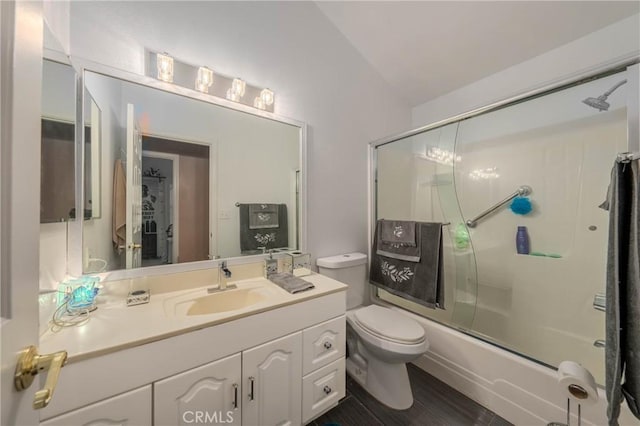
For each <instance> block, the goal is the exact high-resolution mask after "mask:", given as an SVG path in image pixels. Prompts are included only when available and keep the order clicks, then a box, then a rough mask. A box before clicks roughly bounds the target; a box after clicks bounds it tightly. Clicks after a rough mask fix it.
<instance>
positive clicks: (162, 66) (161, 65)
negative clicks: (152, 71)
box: [156, 52, 173, 83]
mask: <svg viewBox="0 0 640 426" xmlns="http://www.w3.org/2000/svg"><path fill="white" fill-rule="evenodd" d="M156 64H157V68H158V80H162V81H166V82H168V83H173V58H172V57H171V56H169V54H168V53H166V52H165V53H158V54H156Z"/></svg>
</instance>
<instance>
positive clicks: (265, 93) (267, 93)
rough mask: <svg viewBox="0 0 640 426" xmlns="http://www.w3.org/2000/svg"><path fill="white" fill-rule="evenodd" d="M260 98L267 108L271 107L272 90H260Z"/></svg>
mask: <svg viewBox="0 0 640 426" xmlns="http://www.w3.org/2000/svg"><path fill="white" fill-rule="evenodd" d="M260 98H261V99H262V101H263V102H264V104H265V105H267V106H269V105H273V100H274V94H273V90H270V89H262V92H260Z"/></svg>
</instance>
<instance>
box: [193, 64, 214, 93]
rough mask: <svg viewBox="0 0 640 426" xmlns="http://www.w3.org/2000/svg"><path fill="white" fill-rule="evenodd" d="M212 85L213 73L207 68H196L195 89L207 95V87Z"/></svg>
mask: <svg viewBox="0 0 640 426" xmlns="http://www.w3.org/2000/svg"><path fill="white" fill-rule="evenodd" d="M212 84H213V71H211V70H210V69H209V68H207V67H200V68H198V77H197V78H196V89H197V90H199V91H201V92H203V93H209V87H211V85H212Z"/></svg>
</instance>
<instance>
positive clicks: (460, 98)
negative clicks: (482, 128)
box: [412, 15, 640, 127]
mask: <svg viewBox="0 0 640 426" xmlns="http://www.w3.org/2000/svg"><path fill="white" fill-rule="evenodd" d="M638 54H640V15H634V16H631V17H629V18H626V19H623V20H622V21H619V22H617V23H615V24H613V25H609V26H608V27H605V28H603V29H601V30H598V31H596V32H593V33H591V34H589V35H587V36H585V37H581V38H579V39H577V40H575V41H572V42H571V43H567V44H565V45H564V46H560V47H558V48H557V49H553V50H551V51H549V52H547V53H544V54H542V55H540V56H536V57H535V58H532V59H529V60H528V61H525V62H523V63H521V64H518V65H514V66H513V67H510V68H507V69H505V70H503V71H500V72H498V73H495V74H493V75H490V76H488V77H486V78H483V79H481V80H478V81H476V82H475V83H472V84H469V85H468V86H465V87H461V88H460V89H457V90H455V91H453V92H451V93H448V94H446V95H444V96H441V97H439V98H436V99H434V100H432V101H429V102H426V103H424V104H422V105H419V106H417V107H415V108H413V110H412V117H413V118H412V121H413V126H414V127H418V126H423V125H426V124H429V123H433V122H436V121H439V120H443V119H446V118H449V117H453V116H455V115H457V114H461V113H464V112H467V111H471V110H473V109H475V108H478V107H482V106H485V105H489V104H491V103H493V102H497V101H500V100H502V99H506V98H509V97H512V96H516V95H519V94H521V93H524V92H527V91H529V90H533V89H535V88H538V87H543V86H546V85H548V84H551V83H553V82H555V81H559V80H563V79H566V78H570V77H572V76H574V75H577V74H580V73H582V72H586V71H588V70H590V69H594V68H598V67H599V66H601V65H605V64H608V63H612V62H615V61H618V60H620V59H622V58H630V57H633V56H634V55H635V56H637V55H638ZM469 66H473V64H469Z"/></svg>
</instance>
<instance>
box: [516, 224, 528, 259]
mask: <svg viewBox="0 0 640 426" xmlns="http://www.w3.org/2000/svg"><path fill="white" fill-rule="evenodd" d="M516 250H517V252H518V254H529V234H528V233H527V227H526V226H518V232H516Z"/></svg>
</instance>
